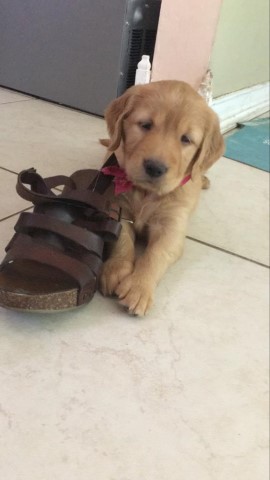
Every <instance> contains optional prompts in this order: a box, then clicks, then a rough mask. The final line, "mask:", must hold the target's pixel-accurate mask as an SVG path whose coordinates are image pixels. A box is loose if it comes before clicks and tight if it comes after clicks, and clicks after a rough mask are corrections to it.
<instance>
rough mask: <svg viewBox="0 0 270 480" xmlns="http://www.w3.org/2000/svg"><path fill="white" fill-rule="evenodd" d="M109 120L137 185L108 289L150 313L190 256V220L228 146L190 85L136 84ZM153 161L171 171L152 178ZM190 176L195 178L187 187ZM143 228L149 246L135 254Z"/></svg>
mask: <svg viewBox="0 0 270 480" xmlns="http://www.w3.org/2000/svg"><path fill="white" fill-rule="evenodd" d="M105 118H106V121H107V125H108V131H109V134H110V141H109V142H108V149H109V151H115V153H116V156H117V158H118V162H119V164H120V166H121V167H122V168H124V169H125V171H126V174H127V177H128V179H129V180H131V181H132V183H133V185H134V187H133V189H132V191H131V192H128V193H126V194H122V195H121V196H120V197H119V201H120V202H121V205H122V208H123V217H124V218H129V219H132V221H133V222H134V223H129V222H127V221H125V220H124V221H123V228H122V232H121V235H120V238H119V240H118V242H117V243H116V245H115V246H114V248H113V251H112V254H111V256H110V258H109V259H108V260H107V262H105V264H104V268H103V272H102V276H101V290H102V292H103V294H104V295H111V294H113V293H116V295H117V296H118V297H119V299H120V303H121V304H122V305H125V306H126V307H127V308H128V310H129V312H130V313H132V314H135V315H144V314H145V313H146V311H147V310H148V309H149V307H150V306H151V304H152V301H153V295H154V290H155V287H156V285H157V284H158V282H159V281H160V279H161V277H162V276H163V274H164V272H165V271H166V270H167V268H168V267H169V265H171V264H172V263H173V262H175V261H176V260H177V259H178V258H179V257H180V256H181V254H182V251H183V245H184V239H185V235H186V230H187V224H188V219H189V217H190V214H191V212H192V211H193V210H194V208H195V207H196V205H197V202H198V199H199V195H200V191H201V188H208V186H209V182H208V179H207V178H206V177H204V173H205V172H206V171H207V170H208V169H209V167H210V166H211V165H212V164H213V163H214V162H215V161H216V160H217V159H218V158H219V157H220V156H221V155H222V153H223V150H224V143H223V138H222V136H221V133H220V128H219V121H218V118H217V116H216V114H215V113H214V112H213V111H212V110H211V109H210V108H209V107H208V106H207V104H206V103H205V101H204V99H203V98H202V97H201V96H200V95H199V94H198V93H197V92H195V90H193V88H192V87H190V86H189V85H188V84H186V83H184V82H179V81H162V82H153V83H150V84H148V85H142V86H135V87H132V88H130V89H129V90H127V91H126V92H125V93H124V95H122V96H121V97H119V98H118V99H116V100H114V101H113V102H112V103H111V104H110V105H109V107H108V108H107V110H106V113H105ZM103 143H104V142H103ZM105 143H106V142H105ZM146 159H155V160H158V162H160V163H161V164H162V165H165V167H166V168H167V171H166V173H165V174H164V175H162V176H161V177H159V178H151V177H149V176H148V175H147V173H146V172H145V169H144V161H145V160H146ZM187 174H191V180H190V181H189V182H188V183H186V184H185V185H184V186H182V187H180V186H179V185H180V183H181V181H182V180H183V178H184V177H185V176H186V175H187ZM143 232H146V233H147V245H146V248H145V251H144V253H143V254H142V255H141V256H139V257H138V258H136V259H135V237H136V234H140V233H143Z"/></svg>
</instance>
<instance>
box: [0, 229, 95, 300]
mask: <svg viewBox="0 0 270 480" xmlns="http://www.w3.org/2000/svg"><path fill="white" fill-rule="evenodd" d="M23 237H25V238H23ZM89 256H90V255H88V258H87V260H88V261H87V262H86V255H82V258H81V260H78V259H77V258H74V257H73V256H70V255H68V254H66V253H64V252H61V250H58V249H56V248H54V247H51V246H50V245H45V244H41V243H36V242H34V241H31V238H30V237H28V236H27V235H24V234H19V235H18V236H17V237H16V238H15V239H14V241H13V243H12V246H11V248H10V250H8V252H7V254H6V257H5V258H4V261H3V262H2V264H1V267H0V269H2V268H4V266H5V265H6V264H7V263H10V262H13V261H14V260H31V261H35V262H37V263H41V264H44V265H48V266H51V267H54V268H57V269H58V270H61V271H62V272H64V273H66V274H67V275H68V276H69V277H71V278H72V279H73V280H75V282H76V283H77V285H78V288H79V291H78V297H77V305H81V304H83V303H87V302H89V300H90V299H91V298H92V296H93V294H94V292H95V291H96V288H97V275H98V270H99V268H100V266H101V265H102V262H101V260H100V259H99V258H98V257H97V256H95V255H91V257H92V259H91V260H92V263H91V262H90V261H89V260H90V259H89ZM94 263H96V265H94ZM98 263H100V265H98Z"/></svg>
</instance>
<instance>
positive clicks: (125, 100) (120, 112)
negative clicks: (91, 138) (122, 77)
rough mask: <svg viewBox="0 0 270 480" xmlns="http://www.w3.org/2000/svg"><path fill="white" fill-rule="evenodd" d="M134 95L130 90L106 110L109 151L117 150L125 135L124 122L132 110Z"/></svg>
mask: <svg viewBox="0 0 270 480" xmlns="http://www.w3.org/2000/svg"><path fill="white" fill-rule="evenodd" d="M132 103H133V102H132V94H131V93H130V89H129V90H127V92H126V93H124V94H123V95H121V97H118V98H116V100H113V101H112V102H111V103H110V104H109V106H108V107H107V109H106V110H105V120H106V122H107V127H108V132H109V134H110V142H109V146H108V148H109V150H111V151H114V150H116V149H117V148H118V147H119V145H120V142H121V138H122V135H123V121H124V119H125V118H126V117H127V116H128V115H129V114H130V113H131V110H132Z"/></svg>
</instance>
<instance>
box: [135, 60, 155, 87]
mask: <svg viewBox="0 0 270 480" xmlns="http://www.w3.org/2000/svg"><path fill="white" fill-rule="evenodd" d="M150 77H151V63H150V57H149V55H143V56H142V59H141V61H140V62H139V63H138V65H137V70H136V76H135V85H142V84H144V83H150Z"/></svg>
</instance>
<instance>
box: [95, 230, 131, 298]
mask: <svg viewBox="0 0 270 480" xmlns="http://www.w3.org/2000/svg"><path fill="white" fill-rule="evenodd" d="M134 241H135V234H134V229H133V226H132V225H131V224H130V223H128V222H123V224H122V230H121V233H120V237H119V239H118V240H117V242H116V243H115V245H114V246H113V250H112V252H111V255H110V258H109V259H108V260H107V261H106V262H105V264H104V266H103V270H102V273H101V279H100V289H101V292H102V293H103V295H112V294H113V293H114V292H115V290H116V287H117V286H118V284H119V283H120V282H121V280H123V279H124V278H125V277H126V276H128V275H130V274H131V273H132V271H133V268H134V258H135V246H134Z"/></svg>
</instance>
